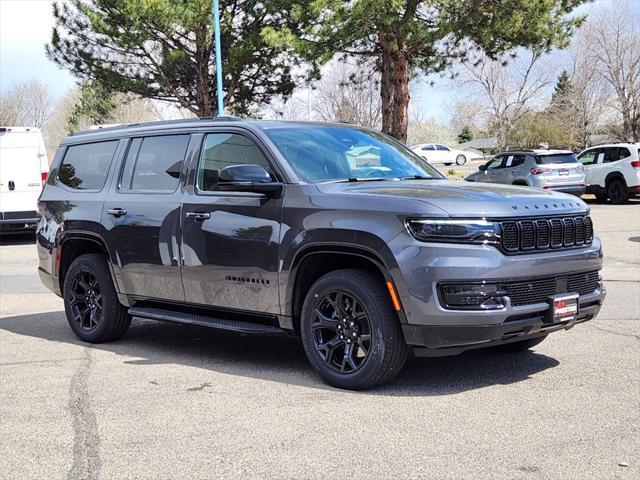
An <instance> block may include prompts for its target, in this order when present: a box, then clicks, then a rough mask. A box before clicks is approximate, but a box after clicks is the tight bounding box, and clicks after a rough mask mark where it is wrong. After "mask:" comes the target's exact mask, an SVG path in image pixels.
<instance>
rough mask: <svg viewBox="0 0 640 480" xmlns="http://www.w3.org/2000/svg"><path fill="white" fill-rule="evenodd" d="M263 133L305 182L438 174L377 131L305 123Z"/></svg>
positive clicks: (432, 175)
mask: <svg viewBox="0 0 640 480" xmlns="http://www.w3.org/2000/svg"><path fill="white" fill-rule="evenodd" d="M266 133H267V135H268V136H269V137H270V138H271V140H272V141H273V143H275V144H276V146H277V147H278V149H279V150H280V152H281V153H282V155H283V156H284V157H285V159H286V160H287V162H289V164H290V165H291V167H292V168H293V169H294V170H295V172H296V174H297V175H298V176H299V177H300V178H302V179H303V180H304V181H305V182H308V183H318V182H329V181H366V180H379V179H385V180H387V179H388V180H393V179H405V178H425V179H432V178H442V175H440V173H438V171H437V170H435V169H434V168H433V167H431V166H430V165H428V164H427V163H426V162H425V161H423V160H422V159H421V158H420V157H419V156H417V155H415V154H414V153H412V152H411V151H410V150H409V149H408V148H406V147H405V146H403V145H402V144H400V143H398V142H396V141H394V140H392V139H390V138H388V137H386V136H385V135H383V134H380V133H377V132H370V131H363V130H357V129H355V128H345V127H330V126H326V127H325V126H318V125H309V126H307V125H305V126H296V127H286V128H276V129H273V130H267V131H266Z"/></svg>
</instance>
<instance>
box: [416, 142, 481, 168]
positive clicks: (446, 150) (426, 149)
mask: <svg viewBox="0 0 640 480" xmlns="http://www.w3.org/2000/svg"><path fill="white" fill-rule="evenodd" d="M411 150H413V151H414V152H415V153H417V154H418V155H420V156H421V157H423V158H424V159H425V160H426V161H427V162H428V163H434V164H438V163H439V164H444V165H453V164H454V163H455V164H456V165H464V164H465V163H467V161H468V160H474V159H476V158H482V157H481V156H479V155H478V154H476V153H473V152H470V151H467V150H457V149H455V148H451V147H447V146H446V145H442V144H439V143H421V144H420V145H415V146H413V147H411Z"/></svg>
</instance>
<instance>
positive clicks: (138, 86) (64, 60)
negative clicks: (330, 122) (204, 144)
mask: <svg viewBox="0 0 640 480" xmlns="http://www.w3.org/2000/svg"><path fill="white" fill-rule="evenodd" d="M310 3H311V2H310V0H303V1H295V0H279V1H268V2H264V1H260V0H221V1H220V8H221V49H222V59H223V72H224V79H223V89H224V93H225V107H227V108H228V109H229V110H230V111H231V112H233V113H238V114H244V113H247V112H250V111H251V110H252V108H253V107H254V106H255V105H256V104H262V103H265V102H267V101H269V99H270V98H271V97H272V96H274V95H283V96H288V95H290V94H291V92H292V91H293V89H294V87H295V86H296V83H297V82H299V81H300V80H302V72H303V70H302V69H300V68H298V67H300V65H301V63H302V61H303V57H302V55H301V54H300V53H299V52H302V51H304V47H303V46H302V45H301V44H300V42H299V41H298V40H297V39H298V37H299V35H300V33H301V31H302V29H303V28H306V27H307V26H308V23H309V21H310V17H309V15H310V8H309V4H310ZM211 4H212V2H211V0H69V1H68V2H55V3H54V17H55V21H56V23H55V27H54V30H53V34H52V38H51V43H50V44H49V45H47V54H48V56H49V58H51V59H52V60H53V61H55V62H56V63H57V64H59V65H61V66H63V67H65V68H68V69H69V70H70V71H71V72H72V73H73V74H74V75H75V76H76V77H77V78H79V79H80V80H81V81H89V80H95V81H97V82H99V83H100V84H102V85H104V86H105V87H106V88H108V89H110V90H112V91H115V92H123V93H134V94H137V95H139V96H142V97H144V98H150V99H159V100H166V101H170V102H174V103H177V104H179V105H180V106H182V107H184V108H187V109H188V110H190V111H191V112H193V113H194V114H196V115H199V116H208V115H212V114H213V113H214V112H216V101H217V98H216V97H217V95H216V85H215V59H214V45H213V38H212V37H213V26H212V23H213V21H212V11H211V8H212V5H211ZM294 47H297V50H298V51H294ZM305 79H306V77H305Z"/></svg>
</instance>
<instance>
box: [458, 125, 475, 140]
mask: <svg viewBox="0 0 640 480" xmlns="http://www.w3.org/2000/svg"><path fill="white" fill-rule="evenodd" d="M471 140H473V132H472V131H471V128H469V126H468V125H465V126H464V128H463V129H462V131H461V132H460V134H459V135H458V143H465V142H470V141H471Z"/></svg>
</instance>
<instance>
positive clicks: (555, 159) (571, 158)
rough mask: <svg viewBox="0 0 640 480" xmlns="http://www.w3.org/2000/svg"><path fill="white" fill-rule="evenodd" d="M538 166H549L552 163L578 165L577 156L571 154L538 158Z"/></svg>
mask: <svg viewBox="0 0 640 480" xmlns="http://www.w3.org/2000/svg"><path fill="white" fill-rule="evenodd" d="M536 163H537V164H538V165H549V164H552V163H578V159H577V158H576V156H575V155H572V154H570V153H559V154H555V155H543V156H539V157H536Z"/></svg>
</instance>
